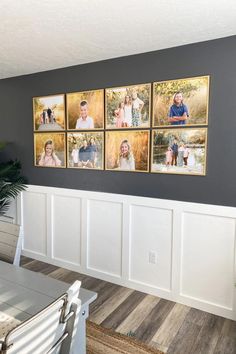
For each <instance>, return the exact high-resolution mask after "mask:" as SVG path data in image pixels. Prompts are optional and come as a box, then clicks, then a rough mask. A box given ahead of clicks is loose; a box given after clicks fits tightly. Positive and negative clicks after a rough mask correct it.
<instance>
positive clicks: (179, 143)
mask: <svg viewBox="0 0 236 354" xmlns="http://www.w3.org/2000/svg"><path fill="white" fill-rule="evenodd" d="M152 134H153V135H152V155H151V172H156V173H172V174H184V175H200V176H205V175H206V155H207V128H185V129H183V128H182V129H181V128H179V129H178V128H177V129H176V128H173V129H160V130H159V129H158V130H153V132H152Z"/></svg>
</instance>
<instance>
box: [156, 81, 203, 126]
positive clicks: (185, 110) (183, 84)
mask: <svg viewBox="0 0 236 354" xmlns="http://www.w3.org/2000/svg"><path fill="white" fill-rule="evenodd" d="M209 80H210V78H209V76H200V77H193V78H187V79H179V80H169V81H162V82H154V84H153V126H154V127H163V126H172V125H173V126H184V125H207V123H208V100H209Z"/></svg>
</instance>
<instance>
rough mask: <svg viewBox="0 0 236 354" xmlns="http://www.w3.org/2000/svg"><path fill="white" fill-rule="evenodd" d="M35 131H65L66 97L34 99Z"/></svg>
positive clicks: (54, 96)
mask: <svg viewBox="0 0 236 354" xmlns="http://www.w3.org/2000/svg"><path fill="white" fill-rule="evenodd" d="M33 120H34V130H35V131H40V132H43V131H60V130H65V95H52V96H44V97H34V98H33Z"/></svg>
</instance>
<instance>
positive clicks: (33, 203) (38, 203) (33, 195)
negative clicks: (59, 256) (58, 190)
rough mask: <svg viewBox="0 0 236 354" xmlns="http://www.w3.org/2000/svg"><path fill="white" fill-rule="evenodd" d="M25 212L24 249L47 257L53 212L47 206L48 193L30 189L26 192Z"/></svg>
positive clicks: (23, 221)
mask: <svg viewBox="0 0 236 354" xmlns="http://www.w3.org/2000/svg"><path fill="white" fill-rule="evenodd" d="M21 205H22V208H23V210H22V212H23V215H24V217H23V220H22V224H23V233H24V236H25V237H24V238H23V249H25V250H28V251H30V252H33V253H35V255H37V254H38V255H41V256H45V257H47V255H48V252H47V245H48V243H47V235H48V228H47V223H48V222H50V219H49V216H50V217H51V213H50V212H49V210H48V207H47V193H46V192H45V193H41V192H33V191H30V189H29V190H28V191H27V193H24V198H23V202H22V203H21Z"/></svg>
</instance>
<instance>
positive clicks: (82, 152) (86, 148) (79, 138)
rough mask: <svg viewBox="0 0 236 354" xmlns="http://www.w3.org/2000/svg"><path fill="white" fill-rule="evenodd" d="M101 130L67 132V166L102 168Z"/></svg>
mask: <svg viewBox="0 0 236 354" xmlns="http://www.w3.org/2000/svg"><path fill="white" fill-rule="evenodd" d="M103 154H104V134H103V132H93V133H90V132H81V133H69V134H68V136H67V161H68V163H67V165H68V166H67V167H70V168H87V169H94V170H102V169H103Z"/></svg>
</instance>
